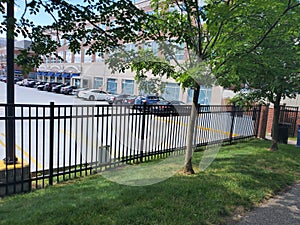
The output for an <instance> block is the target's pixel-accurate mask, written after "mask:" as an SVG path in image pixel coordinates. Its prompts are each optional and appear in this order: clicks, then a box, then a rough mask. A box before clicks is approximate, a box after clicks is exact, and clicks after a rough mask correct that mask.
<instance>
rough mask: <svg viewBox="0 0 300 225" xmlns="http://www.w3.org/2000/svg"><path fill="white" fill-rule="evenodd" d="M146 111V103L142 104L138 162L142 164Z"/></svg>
mask: <svg viewBox="0 0 300 225" xmlns="http://www.w3.org/2000/svg"><path fill="white" fill-rule="evenodd" d="M146 110H148V108H147V105H146V102H144V103H143V114H142V127H141V136H140V137H141V145H140V162H143V155H144V141H145V125H146Z"/></svg>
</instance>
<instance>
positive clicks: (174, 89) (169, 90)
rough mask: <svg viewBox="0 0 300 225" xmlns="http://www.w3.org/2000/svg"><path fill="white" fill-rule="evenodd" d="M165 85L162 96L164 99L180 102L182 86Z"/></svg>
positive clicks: (174, 84) (175, 84)
mask: <svg viewBox="0 0 300 225" xmlns="http://www.w3.org/2000/svg"><path fill="white" fill-rule="evenodd" d="M164 84H165V90H164V93H163V94H162V97H164V98H165V99H167V100H178V99H179V93H180V86H179V84H177V83H164Z"/></svg>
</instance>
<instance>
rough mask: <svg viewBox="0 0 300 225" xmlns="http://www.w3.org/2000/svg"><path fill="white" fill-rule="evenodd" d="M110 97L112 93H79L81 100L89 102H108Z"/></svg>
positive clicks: (92, 91) (94, 91) (98, 91)
mask: <svg viewBox="0 0 300 225" xmlns="http://www.w3.org/2000/svg"><path fill="white" fill-rule="evenodd" d="M109 96H110V93H108V92H106V91H101V90H98V89H91V90H87V91H81V92H79V93H78V97H79V98H80V97H82V98H83V99H86V100H89V101H106V100H107V99H108V97H109Z"/></svg>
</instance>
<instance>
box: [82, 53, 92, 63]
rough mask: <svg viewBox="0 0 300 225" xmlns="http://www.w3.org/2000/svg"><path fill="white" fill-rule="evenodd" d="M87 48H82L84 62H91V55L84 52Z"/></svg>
mask: <svg viewBox="0 0 300 225" xmlns="http://www.w3.org/2000/svg"><path fill="white" fill-rule="evenodd" d="M86 52H87V50H84V62H85V63H91V62H92V55H87V54H86Z"/></svg>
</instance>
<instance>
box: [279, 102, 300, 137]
mask: <svg viewBox="0 0 300 225" xmlns="http://www.w3.org/2000/svg"><path fill="white" fill-rule="evenodd" d="M297 116H298V107H293V106H285V105H281V106H280V115H279V124H282V125H286V126H287V127H288V130H289V131H288V136H289V137H294V136H295V132H296V125H297Z"/></svg>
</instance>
